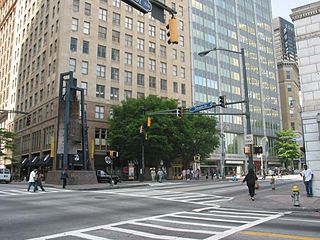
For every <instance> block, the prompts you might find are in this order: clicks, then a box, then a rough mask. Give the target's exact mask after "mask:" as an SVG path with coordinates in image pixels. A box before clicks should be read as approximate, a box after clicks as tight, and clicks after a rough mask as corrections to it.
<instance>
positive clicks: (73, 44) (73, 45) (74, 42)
mask: <svg viewBox="0 0 320 240" xmlns="http://www.w3.org/2000/svg"><path fill="white" fill-rule="evenodd" d="M77 43H78V39H76V38H73V37H72V38H71V41H70V51H71V52H76V51H77Z"/></svg>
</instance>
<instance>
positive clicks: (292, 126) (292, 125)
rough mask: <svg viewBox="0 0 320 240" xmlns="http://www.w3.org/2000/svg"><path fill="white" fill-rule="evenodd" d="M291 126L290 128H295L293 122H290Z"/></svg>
mask: <svg viewBox="0 0 320 240" xmlns="http://www.w3.org/2000/svg"><path fill="white" fill-rule="evenodd" d="M291 128H292V130H296V129H295V124H294V122H291Z"/></svg>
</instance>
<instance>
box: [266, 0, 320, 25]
mask: <svg viewBox="0 0 320 240" xmlns="http://www.w3.org/2000/svg"><path fill="white" fill-rule="evenodd" d="M313 2H317V0H271V4H272V15H273V17H279V16H280V17H282V18H284V19H286V20H288V21H290V22H291V18H290V16H289V15H290V14H291V13H292V12H291V9H292V8H295V7H300V6H302V5H306V4H309V3H313Z"/></svg>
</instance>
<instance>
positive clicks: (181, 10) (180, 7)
mask: <svg viewBox="0 0 320 240" xmlns="http://www.w3.org/2000/svg"><path fill="white" fill-rule="evenodd" d="M178 13H179V15H180V16H181V17H182V16H183V7H182V6H179V9H178Z"/></svg>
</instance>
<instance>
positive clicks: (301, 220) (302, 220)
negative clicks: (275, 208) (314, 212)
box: [279, 218, 320, 223]
mask: <svg viewBox="0 0 320 240" xmlns="http://www.w3.org/2000/svg"><path fill="white" fill-rule="evenodd" d="M279 220H281V221H294V222H297V221H298V222H310V223H320V220H309V219H300V218H279Z"/></svg>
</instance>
